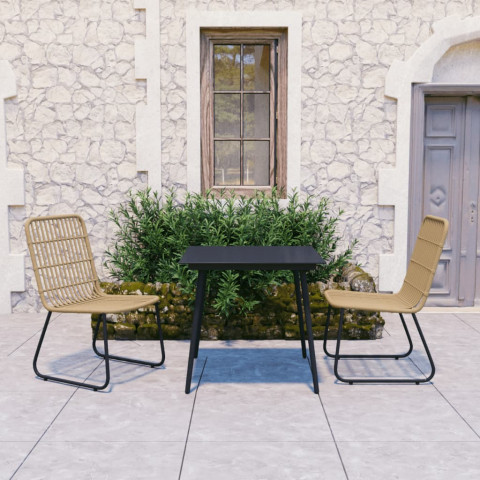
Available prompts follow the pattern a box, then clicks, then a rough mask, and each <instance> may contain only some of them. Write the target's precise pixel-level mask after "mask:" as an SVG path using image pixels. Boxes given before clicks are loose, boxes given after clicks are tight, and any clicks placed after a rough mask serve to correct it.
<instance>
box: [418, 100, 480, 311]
mask: <svg viewBox="0 0 480 480" xmlns="http://www.w3.org/2000/svg"><path fill="white" fill-rule="evenodd" d="M424 107H425V110H424V122H423V133H422V134H421V135H420V136H419V137H418V138H419V140H420V141H421V142H423V149H422V150H423V158H419V157H420V155H419V154H420V152H421V151H422V150H418V149H416V150H415V147H414V161H413V163H412V186H413V188H412V192H413V194H412V195H413V196H412V202H414V203H413V204H412V206H411V209H410V212H411V222H410V242H409V245H410V252H411V249H412V248H413V243H414V238H415V236H416V234H417V231H418V226H419V224H420V222H421V219H422V218H423V217H424V216H425V215H428V214H431V215H437V216H440V217H445V218H447V219H448V220H449V222H450V229H449V232H448V236H447V239H446V242H445V247H444V249H443V252H442V255H441V258H440V262H439V265H438V268H437V272H436V274H435V278H434V280H433V283H432V288H431V290H430V297H429V299H428V302H427V305H430V306H468V305H473V304H474V300H475V298H480V286H479V287H477V288H476V278H479V279H480V275H477V273H480V248H479V249H478V250H479V253H477V237H478V233H479V232H477V230H478V228H479V222H478V208H477V205H478V204H479V201H480V198H479V188H478V186H479V182H478V179H479V163H480V140H479V135H480V101H479V99H478V98H477V97H474V96H455V97H454V96H443V97H434V96H425V98H424ZM415 152H417V153H415ZM417 177H418V178H417ZM415 192H418V193H415ZM415 202H418V203H421V205H418V207H420V206H421V208H418V207H417V206H416V205H415ZM416 207H417V208H416ZM415 227H417V228H415ZM479 238H480V237H479ZM479 283H480V282H479Z"/></svg>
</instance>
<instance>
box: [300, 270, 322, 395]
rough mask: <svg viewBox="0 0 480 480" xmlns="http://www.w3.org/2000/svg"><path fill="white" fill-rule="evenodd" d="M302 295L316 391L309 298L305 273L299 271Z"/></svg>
mask: <svg viewBox="0 0 480 480" xmlns="http://www.w3.org/2000/svg"><path fill="white" fill-rule="evenodd" d="M300 279H301V284H302V295H303V307H304V310H305V323H306V325H307V335H308V351H309V353H310V369H311V371H312V380H313V391H314V392H315V393H318V375H317V360H316V358H315V346H314V343H313V331H312V318H311V316H310V300H309V298H308V285H307V274H306V273H305V272H301V273H300Z"/></svg>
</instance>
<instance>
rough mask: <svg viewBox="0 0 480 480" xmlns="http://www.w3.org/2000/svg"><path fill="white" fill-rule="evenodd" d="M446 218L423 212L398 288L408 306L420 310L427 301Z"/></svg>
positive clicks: (439, 253)
mask: <svg viewBox="0 0 480 480" xmlns="http://www.w3.org/2000/svg"><path fill="white" fill-rule="evenodd" d="M447 232H448V220H446V219H445V218H440V217H434V216H432V215H427V216H426V217H425V218H424V220H423V223H422V226H421V228H420V231H419V232H418V236H417V241H416V242H415V247H414V249H413V253H412V256H411V258H410V263H409V265H408V269H407V275H406V276H405V280H404V282H403V285H402V288H401V289H400V291H399V292H398V296H399V297H400V299H401V300H402V301H403V302H405V303H406V304H407V305H408V306H409V307H410V308H415V310H417V311H418V310H420V309H421V308H422V307H423V305H424V304H425V302H426V301H427V297H428V293H429V292H430V287H431V285H432V281H433V277H434V276H435V271H436V270H437V264H438V261H439V260H440V255H441V253H442V250H443V244H444V243H445V239H446V237H447Z"/></svg>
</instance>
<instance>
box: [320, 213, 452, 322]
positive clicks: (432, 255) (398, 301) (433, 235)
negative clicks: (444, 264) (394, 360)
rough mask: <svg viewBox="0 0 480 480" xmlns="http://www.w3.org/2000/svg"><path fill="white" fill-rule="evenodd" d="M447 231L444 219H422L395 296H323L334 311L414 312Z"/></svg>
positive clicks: (428, 283)
mask: <svg viewBox="0 0 480 480" xmlns="http://www.w3.org/2000/svg"><path fill="white" fill-rule="evenodd" d="M447 232H448V220H446V219H444V218H440V217H434V216H433V215H427V216H426V217H425V218H424V220H423V223H422V226H421V227H420V231H419V233H418V237H417V241H416V242H415V247H414V249H413V252H412V256H411V258H410V263H409V265H408V269H407V274H406V276H405V280H404V282H403V285H402V288H401V289H400V291H399V292H398V293H394V294H388V293H387V294H382V293H363V292H350V291H341V290H326V291H325V297H326V299H327V301H328V303H329V304H330V305H331V306H332V307H334V308H352V309H356V310H366V311H379V312H396V313H416V312H418V311H419V310H421V309H422V308H423V306H424V305H425V302H426V300H427V297H428V293H429V291H430V287H431V285H432V281H433V277H434V276H435V271H436V269H437V264H438V261H439V259H440V255H441V253H442V249H443V244H444V243H445V239H446V237H447Z"/></svg>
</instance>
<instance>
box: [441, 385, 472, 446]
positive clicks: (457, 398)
mask: <svg viewBox="0 0 480 480" xmlns="http://www.w3.org/2000/svg"><path fill="white" fill-rule="evenodd" d="M440 392H441V393H442V395H443V396H444V397H445V398H446V399H447V400H448V402H450V403H451V404H452V405H453V407H454V408H455V409H456V410H457V412H458V413H459V414H460V415H461V416H462V417H463V418H464V419H465V421H466V422H467V423H468V424H469V425H470V427H472V429H473V430H475V432H476V433H477V435H478V437H479V440H480V402H479V399H480V381H479V380H477V382H476V383H471V384H466V385H462V386H457V387H453V386H446V387H442V388H440Z"/></svg>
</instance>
